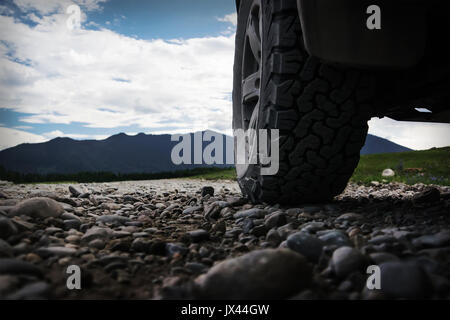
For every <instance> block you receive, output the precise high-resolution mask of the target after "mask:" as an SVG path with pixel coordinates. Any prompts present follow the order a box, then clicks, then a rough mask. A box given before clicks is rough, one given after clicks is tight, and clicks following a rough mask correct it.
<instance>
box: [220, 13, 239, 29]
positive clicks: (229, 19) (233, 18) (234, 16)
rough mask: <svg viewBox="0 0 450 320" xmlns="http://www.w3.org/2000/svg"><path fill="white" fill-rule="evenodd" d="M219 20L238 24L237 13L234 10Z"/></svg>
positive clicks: (234, 24)
mask: <svg viewBox="0 0 450 320" xmlns="http://www.w3.org/2000/svg"><path fill="white" fill-rule="evenodd" d="M217 20H218V21H220V22H227V23H231V24H232V25H233V26H237V13H236V12H233V13H230V14H227V15H226V16H224V17H221V18H217Z"/></svg>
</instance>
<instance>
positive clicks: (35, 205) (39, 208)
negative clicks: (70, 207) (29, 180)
mask: <svg viewBox="0 0 450 320" xmlns="http://www.w3.org/2000/svg"><path fill="white" fill-rule="evenodd" d="M63 212H64V208H63V207H62V206H61V204H59V203H58V202H56V201H55V200H53V199H50V198H32V199H27V200H24V201H22V202H20V203H19V204H17V205H16V206H15V207H14V208H13V209H11V211H10V213H9V214H10V215H12V216H20V215H25V216H30V217H34V218H48V217H59V216H60V215H61V214H62V213H63Z"/></svg>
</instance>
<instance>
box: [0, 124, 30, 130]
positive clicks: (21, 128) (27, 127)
mask: <svg viewBox="0 0 450 320" xmlns="http://www.w3.org/2000/svg"><path fill="white" fill-rule="evenodd" d="M0 126H1V124H0ZM14 129H19V130H29V129H33V127H30V126H15V127H14Z"/></svg>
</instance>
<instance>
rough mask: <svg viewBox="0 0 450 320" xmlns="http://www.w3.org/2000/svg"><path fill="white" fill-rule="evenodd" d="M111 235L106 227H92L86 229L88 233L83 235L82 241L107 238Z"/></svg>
mask: <svg viewBox="0 0 450 320" xmlns="http://www.w3.org/2000/svg"><path fill="white" fill-rule="evenodd" d="M108 237H109V232H108V230H107V229H106V228H99V227H92V228H90V229H89V230H87V231H86V233H85V234H84V235H83V236H82V237H81V241H83V242H86V243H89V242H91V241H92V240H94V239H103V240H104V239H107V238H108Z"/></svg>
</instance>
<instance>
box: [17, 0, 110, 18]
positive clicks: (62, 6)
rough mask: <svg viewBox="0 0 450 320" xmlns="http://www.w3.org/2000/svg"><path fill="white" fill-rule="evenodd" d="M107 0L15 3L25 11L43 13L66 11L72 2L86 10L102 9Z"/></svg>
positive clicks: (23, 1)
mask: <svg viewBox="0 0 450 320" xmlns="http://www.w3.org/2000/svg"><path fill="white" fill-rule="evenodd" d="M106 1H107V0H73V1H70V0H14V3H15V4H16V5H17V6H18V7H19V9H20V10H22V11H23V12H31V11H36V12H38V13H39V14H41V15H49V14H52V13H62V12H65V10H66V8H67V7H69V6H70V5H72V4H77V5H79V6H81V7H82V9H83V10H86V11H94V10H99V9H101V6H100V4H101V3H102V2H106Z"/></svg>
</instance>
